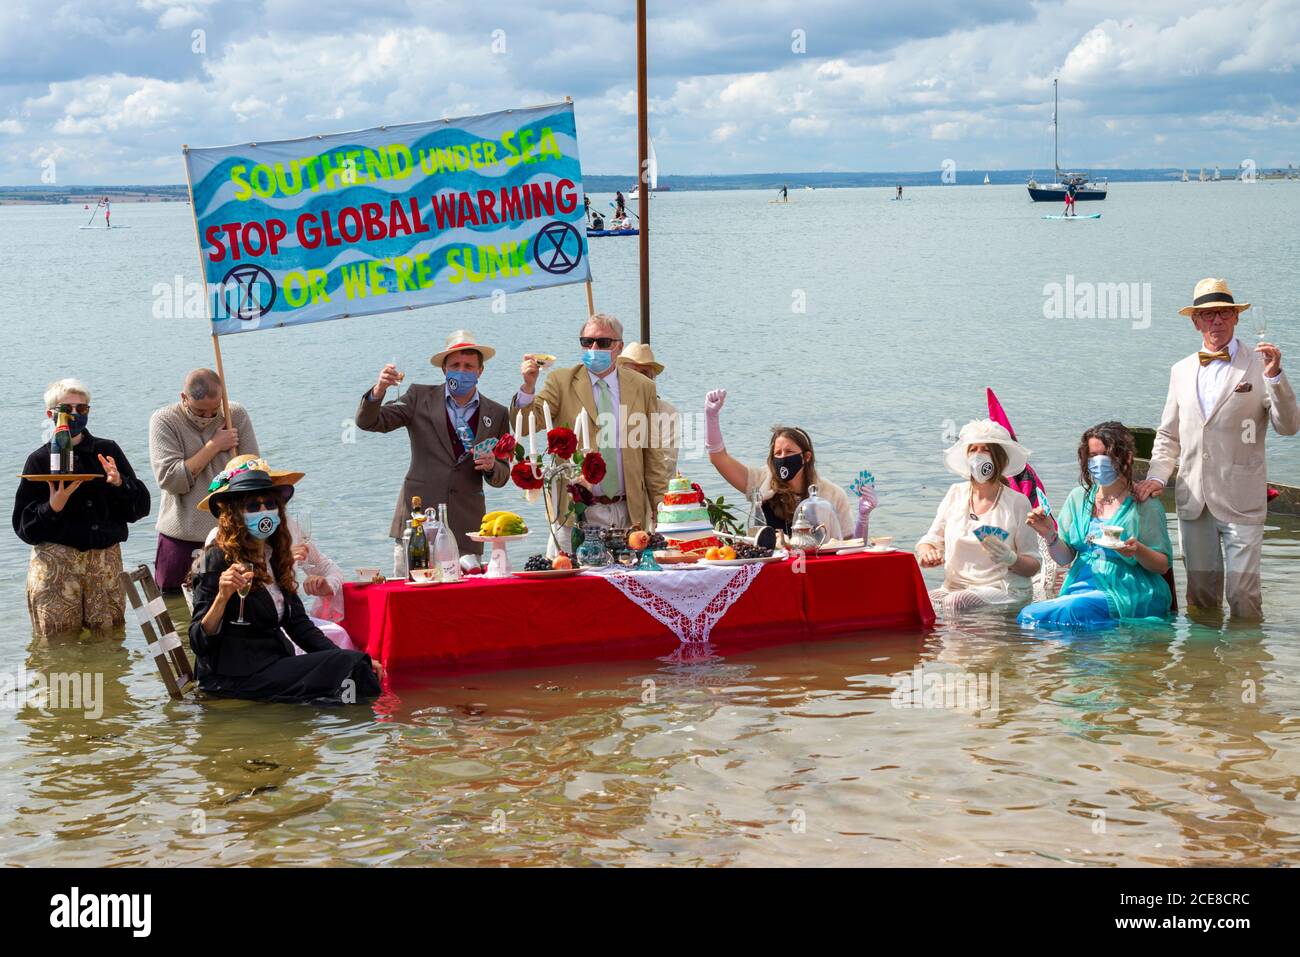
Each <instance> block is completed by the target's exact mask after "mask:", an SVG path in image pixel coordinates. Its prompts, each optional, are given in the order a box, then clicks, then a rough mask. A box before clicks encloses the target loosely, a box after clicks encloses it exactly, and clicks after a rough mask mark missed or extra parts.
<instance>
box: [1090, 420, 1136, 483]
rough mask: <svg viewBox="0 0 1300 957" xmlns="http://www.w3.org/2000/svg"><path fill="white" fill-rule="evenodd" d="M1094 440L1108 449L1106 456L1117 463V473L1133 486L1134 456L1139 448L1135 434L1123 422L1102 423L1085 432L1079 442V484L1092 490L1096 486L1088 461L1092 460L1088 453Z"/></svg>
mask: <svg viewBox="0 0 1300 957" xmlns="http://www.w3.org/2000/svg"><path fill="white" fill-rule="evenodd" d="M1092 439H1097V440H1099V441H1100V442H1101V444H1102V445H1103V446H1105V447H1106V454H1107V455H1109V456H1110V457H1111V460H1112V461H1114V463H1115V471H1117V472H1119V474H1120V475H1122V476H1123V477H1124V479H1125V480H1127V482H1128V483H1129V484H1130V485H1132V484H1133V456H1134V454H1135V451H1136V448H1137V446H1136V445H1135V443H1134V441H1133V433H1132V432H1130V431H1129V430H1128V426H1126V425H1124V424H1123V423H1121V422H1102V423H1101V424H1100V425H1094V426H1093V427H1092V428H1090V429H1089V430H1088V431H1087V432H1084V433H1083V438H1081V439H1080V440H1079V482H1080V483H1081V484H1082V485H1083V487H1084V488H1085V489H1090V488H1092V486H1093V485H1094V484H1095V483H1094V482H1093V480H1092V474H1091V473H1090V472H1089V471H1088V459H1090V458H1092V453H1091V452H1089V451H1088V443H1089V442H1090V441H1091V440H1092Z"/></svg>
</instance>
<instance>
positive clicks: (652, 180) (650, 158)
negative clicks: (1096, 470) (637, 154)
mask: <svg viewBox="0 0 1300 957" xmlns="http://www.w3.org/2000/svg"><path fill="white" fill-rule="evenodd" d="M649 141H650V142H649V146H650V149H649V152H648V154H647V156H646V160H645V164H646V169H645V172H646V181H647V182H648V183H649V184H650V198H651V199H654V196H655V193H657V192H659V157H658V156H657V155H656V154H655V141H654V137H650V138H649ZM640 197H641V184H640V183H637V184H636V185H635V186H633V187H632V191H631V192H629V193H628V194H627V198H628V200H629V201H631V200H634V199H639V198H640Z"/></svg>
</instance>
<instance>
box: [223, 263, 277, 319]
mask: <svg viewBox="0 0 1300 957" xmlns="http://www.w3.org/2000/svg"><path fill="white" fill-rule="evenodd" d="M275 294H276V288H275V278H274V277H273V276H272V275H271V274H270V273H269V272H267V271H266V270H265V269H263V268H262V267H261V266H257V265H254V264H252V263H244V264H242V265H239V266H236V267H235V268H234V269H232V270H230V272H228V273H226V275H225V278H224V279H222V280H221V285H220V287H218V291H217V302H216V305H217V308H216V310H215V311H214V312H213V316H214V317H215V318H218V319H226V318H239V319H243V320H245V321H250V320H253V319H259V318H261V317H262V316H264V315H266V314H267V313H268V312H270V311H271V307H272V306H274V305H275Z"/></svg>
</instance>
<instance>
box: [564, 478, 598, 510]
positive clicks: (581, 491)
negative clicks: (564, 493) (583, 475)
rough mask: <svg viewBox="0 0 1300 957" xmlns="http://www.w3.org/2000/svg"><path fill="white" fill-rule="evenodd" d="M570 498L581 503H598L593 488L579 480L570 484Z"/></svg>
mask: <svg viewBox="0 0 1300 957" xmlns="http://www.w3.org/2000/svg"><path fill="white" fill-rule="evenodd" d="M569 498H571V499H573V500H574V501H575V502H578V503H579V504H581V505H595V504H596V496H594V495H592V494H591V489H589V488H587V486H585V485H579V484H578V483H577V482H574V483H573V484H572V485H570V486H569Z"/></svg>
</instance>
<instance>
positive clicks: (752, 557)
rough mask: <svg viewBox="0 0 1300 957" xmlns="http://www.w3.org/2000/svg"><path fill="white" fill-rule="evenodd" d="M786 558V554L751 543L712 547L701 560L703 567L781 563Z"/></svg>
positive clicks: (782, 551)
mask: <svg viewBox="0 0 1300 957" xmlns="http://www.w3.org/2000/svg"><path fill="white" fill-rule="evenodd" d="M784 558H786V552H785V551H784V550H781V551H773V550H772V549H770V548H764V547H762V546H761V545H754V544H751V543H749V542H736V543H735V544H733V545H722V546H711V547H709V548H708V549H706V550H705V552H704V557H703V558H701V559H700V564H701V565H759V564H763V563H765V562H779V561H782V560H783V559H784Z"/></svg>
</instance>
